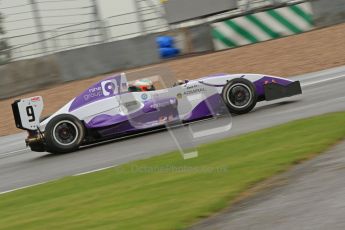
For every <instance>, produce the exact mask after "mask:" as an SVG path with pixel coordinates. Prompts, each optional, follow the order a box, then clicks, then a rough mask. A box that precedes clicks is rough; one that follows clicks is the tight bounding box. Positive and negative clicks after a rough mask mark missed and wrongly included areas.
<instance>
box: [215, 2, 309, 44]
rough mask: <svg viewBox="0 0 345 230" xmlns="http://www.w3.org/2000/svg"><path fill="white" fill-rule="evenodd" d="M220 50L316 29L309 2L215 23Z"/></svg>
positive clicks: (216, 42)
mask: <svg viewBox="0 0 345 230" xmlns="http://www.w3.org/2000/svg"><path fill="white" fill-rule="evenodd" d="M211 27H212V37H213V42H214V46H215V49H216V50H222V49H228V48H233V47H238V46H243V45H248V44H251V43H256V42H261V41H267V40H270V39H275V38H280V37H284V36H288V35H292V34H298V33H302V32H305V31H309V30H311V29H313V28H314V26H313V18H312V10H311V6H310V3H309V2H306V3H301V4H297V5H291V6H287V7H283V8H277V9H272V10H267V11H264V12H260V13H255V14H249V15H245V16H242V17H238V18H233V19H229V20H226V21H222V22H217V23H213V24H212V25H211Z"/></svg>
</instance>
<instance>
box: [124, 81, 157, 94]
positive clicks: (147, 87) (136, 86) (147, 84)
mask: <svg viewBox="0 0 345 230" xmlns="http://www.w3.org/2000/svg"><path fill="white" fill-rule="evenodd" d="M129 90H130V91H153V90H155V87H154V85H153V83H152V81H151V80H150V79H139V80H136V81H135V82H134V83H133V84H132V85H131V86H130V89H129Z"/></svg>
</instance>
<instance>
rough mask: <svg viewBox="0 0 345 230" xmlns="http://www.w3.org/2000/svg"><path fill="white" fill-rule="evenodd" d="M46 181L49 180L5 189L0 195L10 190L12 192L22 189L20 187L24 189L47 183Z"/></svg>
mask: <svg viewBox="0 0 345 230" xmlns="http://www.w3.org/2000/svg"><path fill="white" fill-rule="evenodd" d="M48 182H50V181H45V182H41V183H37V184H32V185H27V186H23V187H19V188H15V189H11V190H7V191H4V192H0V195H3V194H6V193H10V192H14V191H18V190H22V189H25V188H30V187H34V186H37V185H41V184H45V183H48Z"/></svg>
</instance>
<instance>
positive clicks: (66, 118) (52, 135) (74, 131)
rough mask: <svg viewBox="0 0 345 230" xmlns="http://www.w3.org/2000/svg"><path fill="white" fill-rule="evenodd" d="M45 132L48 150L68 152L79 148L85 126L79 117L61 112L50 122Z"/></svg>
mask: <svg viewBox="0 0 345 230" xmlns="http://www.w3.org/2000/svg"><path fill="white" fill-rule="evenodd" d="M44 134H45V135H44V136H45V142H46V149H47V151H48V152H51V153H67V152H72V151H75V150H77V149H78V148H79V146H80V144H81V143H82V141H83V139H84V135H85V128H84V125H83V124H82V122H81V121H80V120H79V119H78V118H76V117H74V116H72V115H69V114H61V115H58V116H56V117H54V118H53V119H51V120H50V121H49V122H48V124H47V126H46V128H45V132H44Z"/></svg>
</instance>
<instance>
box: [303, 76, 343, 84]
mask: <svg viewBox="0 0 345 230" xmlns="http://www.w3.org/2000/svg"><path fill="white" fill-rule="evenodd" d="M344 77H345V75H340V76H337V77H331V78H326V79H322V80H319V81H314V82H310V83H304V84H302V87H305V86H310V85H316V84H320V83H323V82H327V81H332V80H337V79H339V78H344Z"/></svg>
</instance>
